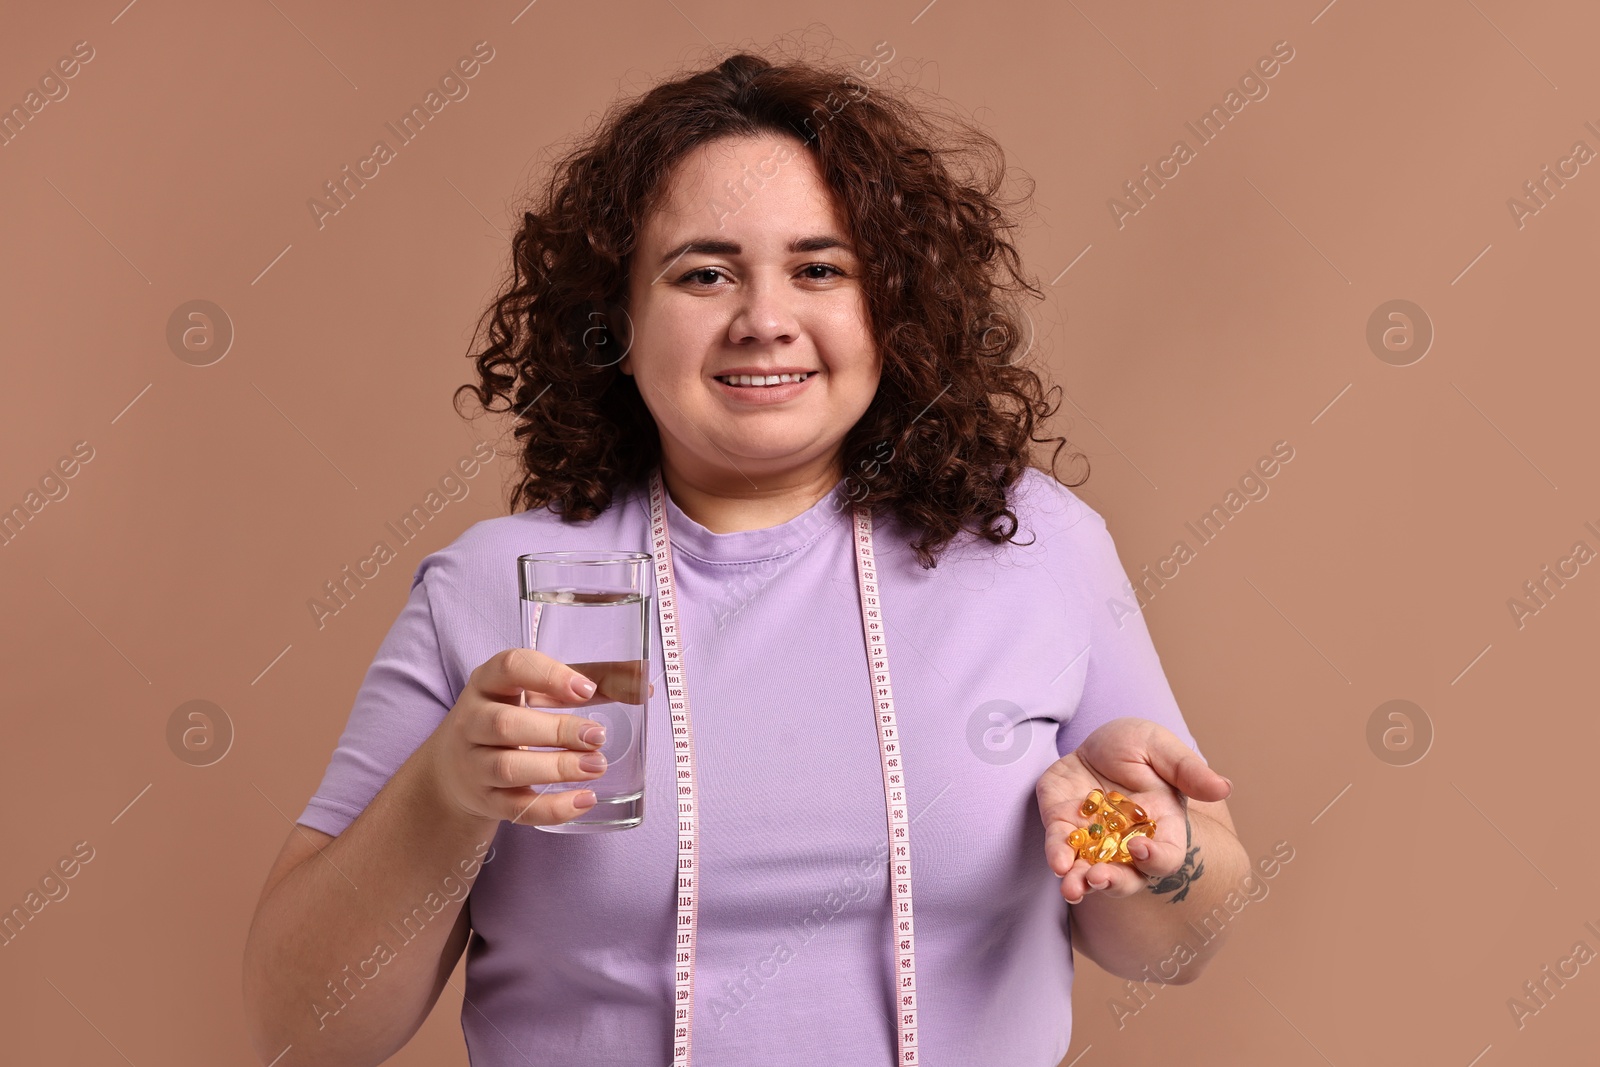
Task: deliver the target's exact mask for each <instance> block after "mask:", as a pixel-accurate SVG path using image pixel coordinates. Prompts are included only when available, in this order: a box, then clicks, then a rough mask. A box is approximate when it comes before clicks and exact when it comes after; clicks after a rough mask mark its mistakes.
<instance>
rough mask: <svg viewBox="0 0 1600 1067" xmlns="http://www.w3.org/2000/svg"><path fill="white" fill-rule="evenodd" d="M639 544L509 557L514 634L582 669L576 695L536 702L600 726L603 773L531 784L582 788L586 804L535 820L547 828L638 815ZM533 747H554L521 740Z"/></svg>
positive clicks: (645, 668) (646, 647) (645, 574)
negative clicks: (518, 631) (553, 820)
mask: <svg viewBox="0 0 1600 1067" xmlns="http://www.w3.org/2000/svg"><path fill="white" fill-rule="evenodd" d="M651 566H652V557H651V556H650V554H649V553H648V552H627V551H622V550H613V549H594V550H583V551H567V552H530V553H528V554H526V555H522V556H518V557H517V576H518V580H519V583H520V589H521V597H522V643H523V645H524V646H525V647H527V648H532V649H535V650H537V651H539V652H543V653H544V654H545V655H547V656H549V657H550V658H552V659H555V660H559V661H560V662H562V663H565V664H566V665H567V666H569V667H571V668H572V669H573V670H575V671H577V672H578V673H580V674H582V675H583V676H584V677H586V678H589V679H591V680H592V681H593V682H594V683H595V686H596V689H595V694H594V696H592V697H590V698H589V700H588V701H587V702H586V703H583V704H569V705H567V706H565V707H559V708H541V709H540V710H541V711H548V712H554V713H564V714H581V715H583V716H585V717H586V718H590V719H593V720H594V721H595V722H597V723H600V724H601V725H602V726H604V727H605V728H606V743H605V744H604V745H603V746H601V749H600V751H602V752H604V753H605V757H606V759H607V761H609V762H608V766H607V767H606V770H605V773H604V774H602V775H601V776H600V777H599V778H596V779H593V780H591V781H587V782H554V783H552V784H550V785H543V786H534V787H533V788H534V790H535V791H537V792H539V793H561V792H565V791H567V790H569V789H592V790H594V795H595V797H596V803H595V806H594V807H592V808H590V809H589V810H588V811H586V812H583V813H582V814H580V815H579V816H578V817H577V818H575V819H571V820H569V821H567V822H564V823H559V824H557V825H554V826H540V827H539V829H541V830H548V831H549V832H551V833H557V834H586V833H597V832H602V831H606V830H627V829H630V828H632V827H635V826H638V825H639V824H640V823H642V822H643V821H644V758H645V723H646V718H645V712H646V709H647V707H648V701H649V688H650V642H649V637H650V627H649V619H650V601H651V599H652V598H651V592H650V588H651V587H650V584H649V582H650V579H651V578H652V576H653V573H654V572H653V571H652V570H651ZM529 748H530V750H531V751H535V752H555V751H561V750H560V749H553V748H539V747H536V746H529Z"/></svg>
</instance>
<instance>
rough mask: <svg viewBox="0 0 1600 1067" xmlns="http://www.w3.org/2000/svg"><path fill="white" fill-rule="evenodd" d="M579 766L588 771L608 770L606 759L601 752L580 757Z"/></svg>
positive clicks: (588, 753)
mask: <svg viewBox="0 0 1600 1067" xmlns="http://www.w3.org/2000/svg"><path fill="white" fill-rule="evenodd" d="M578 766H579V767H582V768H583V769H584V770H586V771H603V770H605V769H606V758H605V756H604V755H603V754H601V753H599V752H585V753H584V754H583V755H582V756H579V757H578Z"/></svg>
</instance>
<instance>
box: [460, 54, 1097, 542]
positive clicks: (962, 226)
mask: <svg viewBox="0 0 1600 1067" xmlns="http://www.w3.org/2000/svg"><path fill="white" fill-rule="evenodd" d="M879 47H880V48H881V47H882V45H881V44H880V46H879ZM891 59H892V56H891ZM859 70H860V71H861V72H862V75H864V77H865V78H869V79H872V80H875V81H876V80H878V79H879V78H880V76H881V75H882V74H883V73H884V70H883V67H882V65H881V64H880V63H878V62H876V61H871V60H863V61H861V63H860V64H859ZM869 70H870V71H871V73H868V71H869ZM864 77H862V76H858V75H857V74H856V73H855V71H853V70H849V69H847V68H843V67H842V66H836V65H835V64H833V63H831V62H823V63H818V62H811V61H790V62H783V63H780V64H775V63H773V62H771V61H769V60H768V59H765V58H763V57H761V56H759V55H755V54H751V53H750V52H739V53H736V54H734V55H730V56H728V57H727V58H725V59H723V60H722V61H721V62H719V63H718V64H717V65H716V66H714V67H712V68H710V69H706V70H702V71H699V72H696V73H693V74H690V75H688V76H685V77H682V78H679V79H678V80H674V81H667V82H664V83H662V84H659V85H657V86H656V87H654V88H652V89H650V90H649V91H648V92H645V93H643V94H642V95H640V96H638V97H637V98H634V99H632V100H628V101H621V102H618V103H617V104H615V105H613V107H612V108H611V110H609V111H608V112H607V113H606V114H605V115H604V116H603V117H602V119H601V121H600V123H599V125H598V128H597V129H596V130H594V132H592V133H591V134H589V135H588V136H587V137H586V138H584V139H583V140H582V141H580V142H579V143H578V144H577V145H576V146H575V147H573V148H571V150H570V151H568V152H567V154H566V155H565V156H563V157H562V158H561V159H560V160H558V161H557V162H556V163H555V165H554V167H553V168H552V171H551V173H550V175H549V178H548V181H547V184H546V185H545V187H544V188H543V190H542V192H541V195H540V196H539V197H538V198H537V199H536V200H535V201H534V202H533V203H531V204H529V206H530V207H532V208H534V210H526V211H524V212H523V215H522V227H521V229H520V230H519V231H518V232H517V234H516V236H515V237H514V238H513V239H512V243H511V251H512V256H511V268H510V271H509V274H508V276H507V278H506V280H505V281H504V283H503V285H502V287H501V289H500V292H499V295H498V296H497V297H496V298H495V300H494V302H493V303H492V304H491V305H490V306H489V307H488V309H486V311H485V314H484V319H483V320H481V321H480V323H479V328H480V330H481V328H482V327H483V325H484V322H485V321H486V322H487V325H488V333H489V341H490V343H489V344H488V346H487V347H485V348H483V349H482V350H481V351H478V352H476V353H469V358H471V359H474V360H475V361H476V366H477V374H478V378H479V382H478V383H477V384H468V385H463V386H461V387H460V388H459V389H457V390H456V394H455V395H456V398H457V399H458V400H459V399H460V397H461V394H462V393H463V392H466V391H470V392H472V393H473V394H474V395H475V396H476V397H477V400H478V403H479V404H480V405H482V406H483V407H484V409H485V410H486V411H490V412H495V411H514V412H515V415H514V417H513V418H514V428H513V434H514V436H515V437H517V438H520V439H521V440H522V442H523V444H522V452H521V457H520V458H521V464H522V467H523V471H522V477H521V479H520V482H519V483H518V484H516V485H514V486H513V487H512V490H511V494H510V499H509V501H508V503H509V507H510V510H512V511H515V510H517V507H518V505H519V504H521V505H523V506H525V507H527V508H538V507H544V506H550V507H551V508H552V510H554V511H555V512H556V513H557V514H558V515H559V516H560V517H561V518H562V519H563V520H564V521H567V522H580V521H587V520H591V519H593V518H595V517H596V516H598V515H599V514H600V513H601V512H603V511H604V510H605V509H606V508H607V507H609V506H610V504H611V502H612V499H613V494H614V493H615V492H616V491H617V490H618V489H619V488H620V487H621V486H623V485H624V484H634V483H638V482H641V481H642V480H643V479H644V478H646V477H647V476H648V474H649V472H650V470H651V469H652V468H653V467H654V466H655V465H656V464H657V463H658V462H659V461H660V456H661V443H660V437H659V433H658V429H657V427H656V424H655V420H654V419H653V418H652V416H651V415H650V412H649V409H648V408H647V407H646V406H645V403H644V400H643V398H642V397H641V396H640V395H639V390H638V387H637V385H636V384H635V382H634V379H633V378H632V377H631V376H630V375H627V374H624V373H622V372H621V371H620V370H619V369H618V368H617V366H616V364H617V362H618V361H619V360H620V359H621V358H622V356H623V355H625V353H624V352H620V351H617V349H618V348H619V346H618V344H617V343H616V341H615V340H614V336H613V333H612V331H611V330H609V329H608V328H607V324H608V323H609V322H615V321H617V320H616V319H615V318H613V316H614V315H615V314H616V310H617V309H618V308H619V307H622V306H623V302H624V300H625V297H626V293H627V285H628V271H629V255H630V253H631V252H633V250H634V249H635V247H636V241H637V237H638V234H639V233H640V232H641V230H642V228H643V226H644V222H645V220H646V219H647V218H648V217H649V213H650V211H651V209H652V207H653V205H654V202H655V199H656V197H657V196H658V195H660V194H661V193H662V191H663V187H664V186H665V184H666V183H665V181H664V179H666V178H667V177H668V176H669V175H670V174H671V172H672V168H673V166H674V164H676V163H677V162H678V161H679V160H680V159H681V158H682V157H683V156H684V154H685V153H687V152H688V151H690V150H691V149H693V148H694V147H696V146H697V145H700V144H701V143H703V142H707V141H711V140H715V139H718V138H723V137H746V136H751V135H756V134H762V133H768V132H776V133H780V134H787V135H791V136H794V137H797V138H799V139H800V140H801V141H802V142H804V144H805V148H806V150H808V151H809V152H811V153H812V155H813V157H814V159H815V161H816V163H817V165H818V170H819V171H820V173H821V174H822V175H823V178H824V180H825V181H826V182H827V184H828V186H829V187H830V188H831V189H832V191H833V193H834V195H835V196H836V197H837V200H838V203H839V205H840V209H841V214H842V215H843V217H844V218H845V219H846V222H847V225H848V226H849V228H850V231H851V237H852V239H853V240H854V242H855V244H856V251H857V254H858V256H859V257H860V259H861V261H862V263H863V264H864V266H865V274H864V278H863V285H864V289H865V293H866V299H867V308H868V314H869V318H870V321H871V330H872V333H873V337H874V340H875V342H876V344H877V349H878V351H879V352H880V353H881V354H882V356H883V370H882V376H881V378H880V381H879V385H878V390H877V395H876V396H875V397H874V399H873V400H872V402H871V404H870V406H869V407H868V409H867V411H866V412H865V414H863V415H862V417H861V418H860V419H859V420H858V421H857V423H856V425H855V426H854V427H853V428H852V429H851V430H850V432H849V433H848V434H847V435H846V437H845V440H844V441H843V443H842V453H841V457H840V462H841V464H842V469H843V472H844V477H845V478H846V479H847V481H848V484H847V486H846V490H847V493H848V496H849V498H850V499H851V500H852V501H854V502H855V503H857V504H859V505H862V506H865V507H868V508H873V509H875V508H877V507H879V506H884V507H888V508H890V509H892V510H893V512H894V514H895V515H896V516H897V517H898V518H899V519H900V520H901V521H902V522H903V523H904V524H905V525H906V526H907V527H908V528H910V529H913V530H916V531H919V532H920V537H919V539H918V540H916V541H915V542H914V543H913V545H912V547H913V549H914V551H915V552H916V555H917V558H918V561H919V562H920V563H921V565H922V566H923V567H924V568H928V567H933V566H936V565H937V558H938V555H939V553H940V552H941V551H942V550H943V549H944V548H945V547H946V546H947V545H948V543H949V542H950V541H951V540H952V539H953V538H954V537H955V536H956V535H957V534H958V533H959V532H960V531H961V530H962V529H963V528H965V527H967V526H968V525H969V524H970V525H971V526H973V527H974V528H975V530H976V532H977V533H978V534H979V535H980V536H982V537H983V538H985V539H987V540H988V541H990V542H992V543H994V544H1000V543H1002V542H1005V541H1009V540H1012V539H1013V538H1014V536H1015V534H1016V533H1017V530H1018V521H1017V516H1016V514H1015V513H1014V512H1012V511H1011V510H1010V509H1009V508H1008V507H1007V499H1006V491H1007V489H1008V488H1009V487H1010V486H1011V485H1012V484H1013V483H1014V482H1015V481H1016V480H1017V479H1018V478H1020V477H1021V475H1022V472H1023V471H1024V470H1025V469H1026V468H1027V467H1029V466H1033V464H1032V463H1031V462H1030V460H1031V450H1032V442H1041V443H1048V442H1051V441H1054V442H1056V447H1055V449H1054V451H1053V452H1052V453H1051V457H1050V466H1049V468H1048V469H1047V470H1048V472H1049V473H1051V475H1052V476H1054V466H1055V458H1056V456H1057V455H1059V454H1060V452H1061V450H1062V448H1064V447H1066V446H1067V441H1066V438H1064V437H1036V436H1035V435H1034V431H1035V428H1036V426H1038V425H1039V424H1040V423H1041V422H1042V421H1043V420H1044V419H1047V418H1049V417H1050V416H1051V415H1052V414H1054V412H1055V410H1056V405H1052V404H1051V403H1049V397H1050V396H1051V394H1053V393H1057V392H1059V391H1060V388H1059V386H1052V387H1051V388H1050V389H1049V390H1048V391H1047V390H1045V388H1044V385H1043V383H1042V382H1041V380H1040V377H1039V375H1038V374H1036V373H1035V372H1034V371H1033V370H1032V369H1030V368H1028V367H1026V366H1022V365H1018V364H1017V363H1016V360H1017V358H1018V356H1019V355H1021V354H1025V353H1026V351H1027V347H1031V344H1032V342H1031V338H1030V339H1027V341H1026V346H1027V347H1024V341H1025V339H1024V338H1023V337H1022V335H1021V330H1020V329H1019V326H1018V317H1019V316H1018V313H1017V310H1016V305H1015V303H1014V302H1013V300H1012V299H1011V298H1012V297H1013V296H1014V295H1015V294H1018V293H1020V292H1024V291H1025V292H1028V293H1032V294H1033V295H1035V296H1037V297H1039V298H1041V299H1042V298H1043V294H1042V293H1041V292H1040V290H1039V289H1038V288H1037V287H1036V286H1035V285H1033V284H1031V283H1030V282H1029V281H1027V280H1025V278H1024V276H1023V273H1022V267H1021V257H1020V256H1019V255H1018V253H1017V250H1016V248H1015V247H1014V246H1013V244H1012V243H1011V241H1010V240H1009V239H1008V237H1007V235H1006V231H1008V230H1010V229H1012V228H1014V227H1015V225H1016V224H1015V222H1014V221H1012V218H1013V217H1012V216H1011V215H1010V214H1009V213H1008V209H1010V208H1012V207H1014V206H1015V205H1017V204H1020V203H1023V202H1025V201H1026V199H1027V194H1024V196H1022V197H1020V198H1018V199H1017V200H1015V201H1007V200H1002V199H1001V198H1000V196H999V190H1000V189H1001V187H1002V184H1003V179H1004V176H1005V159H1004V153H1003V152H1002V150H1001V148H1000V146H999V144H998V143H997V142H996V141H995V140H994V139H993V138H992V137H990V136H989V135H988V134H987V133H985V132H983V131H982V130H980V129H979V128H978V127H977V126H975V125H973V124H972V123H970V122H968V121H966V120H964V119H960V118H955V117H951V116H949V115H948V114H945V113H943V112H942V109H940V108H938V107H936V106H934V105H933V104H925V105H923V106H920V107H919V106H915V105H913V103H912V102H911V99H912V93H913V91H916V90H915V89H914V87H908V86H904V87H900V88H898V90H897V91H889V90H887V89H885V88H884V87H882V86H878V85H875V86H873V87H871V88H870V89H869V88H868V86H867V84H866V81H865V80H864ZM937 117H944V118H945V119H946V124H945V125H946V127H947V128H941V127H940V126H939V125H938V124H937V123H936V122H935V121H934V120H935V118H937ZM963 164H969V165H967V166H963ZM1030 186H1031V183H1030ZM1030 191H1031V189H1030ZM1024 314H1025V313H1024ZM477 336H478V332H477V331H475V332H474V335H473V342H474V345H473V347H475V346H476V341H477ZM496 399H504V400H505V402H506V404H505V407H495V406H494V402H495V400H496ZM885 449H888V452H887V455H886V454H885ZM1071 454H1072V455H1077V456H1078V457H1079V458H1080V459H1082V460H1084V465H1085V467H1087V457H1084V456H1083V455H1082V454H1081V453H1071ZM1087 479H1088V472H1087V470H1085V472H1084V476H1083V478H1082V479H1080V480H1079V481H1077V482H1066V483H1065V484H1067V485H1069V486H1076V485H1081V484H1083V482H1084V481H1086V480H1087Z"/></svg>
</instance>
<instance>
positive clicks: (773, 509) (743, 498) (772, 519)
mask: <svg viewBox="0 0 1600 1067" xmlns="http://www.w3.org/2000/svg"><path fill="white" fill-rule="evenodd" d="M840 477H841V475H840V474H839V469H838V467H837V466H836V465H835V464H834V463H833V462H832V460H831V459H824V460H820V461H818V462H816V463H808V464H805V465H803V466H801V467H797V468H794V469H791V470H787V471H784V472H782V473H778V474H770V473H769V474H761V475H756V476H754V477H753V478H752V477H746V476H745V475H742V474H739V473H738V472H737V471H734V472H729V473H727V474H724V473H722V472H715V471H694V472H686V471H684V470H682V469H681V468H679V467H678V466H677V465H675V464H674V463H672V462H671V461H670V460H667V459H663V461H662V464H661V478H662V482H663V483H664V484H665V485H666V490H667V494H668V495H669V496H671V497H672V502H673V503H674V504H677V505H678V508H679V510H681V511H682V512H683V513H684V514H685V515H687V516H689V518H691V519H693V520H694V521H695V522H697V523H699V524H700V525H701V526H704V527H705V528H706V529H708V530H710V531H711V532H712V533H719V534H721V533H738V532H739V531H741V530H764V529H766V528H767V527H769V526H777V525H779V524H781V523H785V522H788V521H789V520H790V519H792V518H795V517H796V516H798V515H801V514H804V513H805V512H806V510H807V509H809V508H811V507H812V506H813V505H815V504H816V503H817V501H819V500H821V499H822V498H823V497H825V496H827V495H828V493H829V492H830V491H831V490H832V489H833V487H834V486H836V485H838V484H839V478H840ZM752 481H754V482H755V483H756V484H752Z"/></svg>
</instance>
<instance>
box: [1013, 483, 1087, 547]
mask: <svg viewBox="0 0 1600 1067" xmlns="http://www.w3.org/2000/svg"><path fill="white" fill-rule="evenodd" d="M1007 503H1008V504H1009V505H1010V507H1011V510H1012V511H1013V512H1015V513H1016V516H1017V522H1018V524H1019V526H1026V527H1029V528H1032V529H1036V530H1037V531H1038V532H1039V534H1040V536H1041V537H1043V536H1046V535H1054V534H1059V533H1064V532H1066V531H1068V530H1072V529H1075V528H1077V527H1078V526H1080V525H1083V524H1087V525H1086V526H1085V528H1084V530H1083V531H1080V532H1091V531H1093V530H1094V529H1096V528H1098V529H1100V530H1104V529H1105V528H1106V520H1105V518H1104V517H1103V516H1101V514H1100V513H1099V512H1098V511H1096V510H1095V509H1094V508H1093V507H1091V506H1090V505H1089V504H1088V503H1087V502H1086V501H1085V500H1084V499H1083V498H1082V497H1080V496H1079V495H1078V494H1077V493H1075V492H1073V491H1072V489H1071V488H1070V487H1069V486H1066V485H1063V484H1062V483H1061V482H1060V481H1058V480H1057V479H1056V477H1055V475H1053V474H1051V473H1050V472H1049V471H1046V470H1041V469H1039V468H1038V467H1027V468H1025V469H1024V470H1023V472H1022V475H1021V476H1020V477H1019V478H1018V479H1017V480H1016V481H1015V482H1013V483H1012V484H1011V486H1010V488H1009V489H1008V490H1007ZM1019 532H1020V531H1019Z"/></svg>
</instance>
